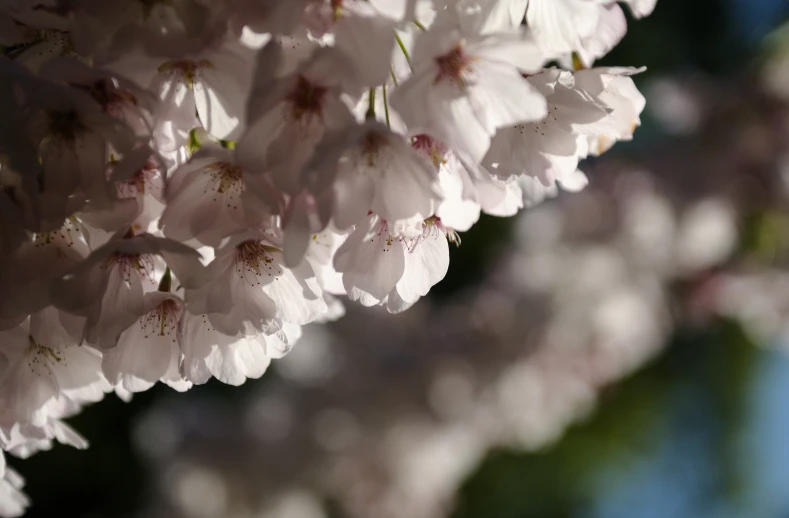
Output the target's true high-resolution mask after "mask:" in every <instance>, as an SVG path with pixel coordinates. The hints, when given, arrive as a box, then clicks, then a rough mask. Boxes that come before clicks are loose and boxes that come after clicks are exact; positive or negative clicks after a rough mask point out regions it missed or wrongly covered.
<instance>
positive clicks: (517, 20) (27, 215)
mask: <svg viewBox="0 0 789 518" xmlns="http://www.w3.org/2000/svg"><path fill="white" fill-rule="evenodd" d="M626 3H628V4H629V6H630V9H631V10H632V12H633V13H634V14H635V15H636V16H642V15H646V14H648V13H649V12H650V11H651V10H652V9H653V8H654V3H655V0H651V1H650V0H628V1H627V2H626ZM625 31H626V21H625V16H624V13H623V10H622V8H621V7H620V6H619V4H618V3H617V2H616V1H614V0H531V1H528V0H369V1H363V0H113V1H112V2H107V1H104V0H0V45H2V46H3V51H4V57H2V58H0V109H1V110H2V113H3V117H2V118H0V293H2V298H0V446H2V449H3V450H5V451H6V452H10V453H12V454H14V455H18V456H23V457H24V456H27V455H30V454H32V453H34V452H35V451H38V450H41V449H47V448H49V447H50V446H51V444H52V442H53V441H58V442H61V443H66V444H70V445H72V446H75V447H85V446H86V445H87V442H86V441H85V439H83V438H82V437H81V436H80V435H79V434H77V433H76V432H75V431H74V430H73V429H71V428H70V427H69V426H68V425H66V424H65V423H64V422H63V421H62V419H63V418H67V417H69V416H71V415H74V414H75V413H77V412H79V411H80V409H81V408H82V406H84V405H86V404H88V403H93V402H96V401H98V400H100V399H102V398H103V396H104V394H106V393H109V392H112V391H114V392H116V393H117V394H118V395H119V396H121V397H124V398H128V397H130V396H131V394H132V393H135V392H139V391H144V390H147V389H149V388H150V387H151V386H153V385H154V384H155V383H157V382H158V381H161V382H163V383H166V384H167V385H169V386H171V387H172V388H174V389H176V390H179V391H183V390H187V389H188V388H189V387H191V386H192V384H200V383H205V382H206V381H207V380H208V379H210V378H211V377H214V378H217V379H218V380H220V381H222V382H225V383H229V384H233V385H239V384H241V383H243V382H244V381H245V380H246V379H247V378H257V377H260V376H261V375H262V374H263V372H264V371H265V370H266V368H267V366H268V364H269V363H270V361H271V360H272V359H274V358H277V357H280V356H282V355H284V354H286V353H287V352H288V351H289V350H290V348H291V347H292V346H293V344H294V343H295V341H296V340H298V338H299V336H300V333H301V331H300V326H302V325H305V324H308V323H311V322H321V321H327V320H332V319H336V318H338V317H340V316H341V315H342V314H343V311H344V310H343V306H342V303H341V302H340V300H339V299H338V298H337V297H338V296H342V295H347V296H348V297H349V298H350V299H351V300H354V301H358V302H359V303H361V304H363V305H365V306H383V307H385V308H386V309H387V310H388V311H390V312H399V311H403V310H405V309H407V308H408V307H410V306H411V305H413V304H414V303H415V302H416V301H417V300H419V298H420V297H422V296H424V295H425V294H427V292H428V291H429V289H430V288H431V287H432V286H433V285H434V284H436V283H437V282H438V281H439V280H441V279H442V278H443V277H444V275H445V273H446V271H447V268H448V264H449V245H448V243H450V242H453V243H458V244H459V242H460V239H459V237H458V234H457V232H463V231H466V230H468V229H469V228H470V227H471V226H472V225H473V224H474V223H475V222H476V221H477V219H478V218H479V216H480V213H482V212H485V213H487V214H492V215H495V216H510V215H513V214H515V213H516V212H517V211H518V210H519V209H521V208H523V207H524V206H529V205H532V204H534V203H536V202H538V201H540V200H541V199H543V198H545V197H546V196H550V195H554V194H555V193H556V191H557V189H558V188H561V189H564V190H567V191H577V190H580V189H582V188H583V187H584V186H585V185H586V181H587V180H586V177H585V176H584V175H583V173H581V172H580V171H579V170H578V162H579V160H581V159H583V158H585V157H587V156H588V155H590V154H592V155H596V154H599V153H602V152H604V151H605V150H607V149H608V148H609V147H610V146H611V145H612V144H613V143H615V142H616V141H618V140H623V139H629V138H631V136H632V133H633V130H634V128H635V127H636V126H637V125H638V123H639V115H640V113H641V111H642V109H643V107H644V99H643V97H642V96H641V95H640V94H639V92H638V91H637V89H636V88H635V86H634V84H633V82H632V80H631V79H630V76H631V75H632V74H634V73H637V72H638V70H637V69H633V68H593V63H594V61H595V60H596V59H597V58H599V57H601V56H602V55H604V54H605V53H606V52H607V51H608V50H610V49H611V48H612V47H613V46H614V45H615V44H616V43H618V41H619V40H620V39H621V38H622V36H623V35H624V34H625ZM550 65H554V66H550ZM1 459H2V457H0V460H1ZM0 477H1V478H0V488H2V492H0V516H13V515H18V514H20V513H21V512H22V511H23V510H24V507H25V506H26V505H27V503H26V499H25V498H24V496H23V495H22V494H21V493H19V486H20V481H19V480H18V478H19V477H18V476H17V475H16V474H15V473H14V472H13V471H11V470H10V469H5V465H4V463H3V462H0Z"/></svg>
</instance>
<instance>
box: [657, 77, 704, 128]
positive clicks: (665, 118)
mask: <svg viewBox="0 0 789 518" xmlns="http://www.w3.org/2000/svg"><path fill="white" fill-rule="evenodd" d="M645 96H646V98H647V103H648V105H649V113H650V114H652V116H653V117H654V118H655V119H656V120H657V121H658V122H660V124H661V125H662V126H663V129H664V130H665V131H666V132H667V133H671V134H676V135H689V134H691V133H693V132H694V131H696V129H698V126H699V124H701V122H702V113H701V106H700V101H699V99H697V98H696V97H695V96H694V94H693V93H692V92H691V91H690V90H689V89H688V88H686V87H685V86H683V85H682V84H681V83H679V82H677V81H676V80H674V79H673V78H667V77H664V78H660V79H656V80H653V81H652V83H650V84H649V85H648V86H647V88H646V91H645Z"/></svg>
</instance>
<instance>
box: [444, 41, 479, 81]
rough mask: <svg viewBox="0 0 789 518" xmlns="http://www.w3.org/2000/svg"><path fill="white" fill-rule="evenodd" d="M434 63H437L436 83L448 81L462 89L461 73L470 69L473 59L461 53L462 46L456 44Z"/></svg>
mask: <svg viewBox="0 0 789 518" xmlns="http://www.w3.org/2000/svg"><path fill="white" fill-rule="evenodd" d="M436 62H437V63H438V76H436V81H435V82H436V83H438V82H439V81H441V80H443V79H449V80H450V81H454V82H455V83H457V84H458V85H460V86H462V87H463V86H465V85H466V82H465V80H464V79H463V73H464V72H466V71H468V70H470V69H471V64H472V63H473V62H474V58H472V57H471V56H468V55H467V54H466V53H465V52H464V51H463V46H462V45H461V44H460V43H458V44H457V45H455V47H454V48H453V49H452V50H450V51H449V52H448V53H446V54H444V55H443V56H440V57H438V58H436Z"/></svg>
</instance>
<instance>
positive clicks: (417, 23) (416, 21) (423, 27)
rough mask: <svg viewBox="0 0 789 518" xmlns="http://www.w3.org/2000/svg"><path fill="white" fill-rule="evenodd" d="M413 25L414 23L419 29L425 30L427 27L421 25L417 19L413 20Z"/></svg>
mask: <svg viewBox="0 0 789 518" xmlns="http://www.w3.org/2000/svg"><path fill="white" fill-rule="evenodd" d="M414 25H416V26H417V28H418V29H419V30H420V31H426V30H427V28H426V27H425V26H424V25H422V22H420V21H419V20H414Z"/></svg>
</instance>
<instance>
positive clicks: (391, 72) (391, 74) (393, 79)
mask: <svg viewBox="0 0 789 518" xmlns="http://www.w3.org/2000/svg"><path fill="white" fill-rule="evenodd" d="M389 75H390V76H392V82H393V83H394V85H395V86H398V84H397V78H396V77H395V75H394V69H392V68H390V69H389Z"/></svg>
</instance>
